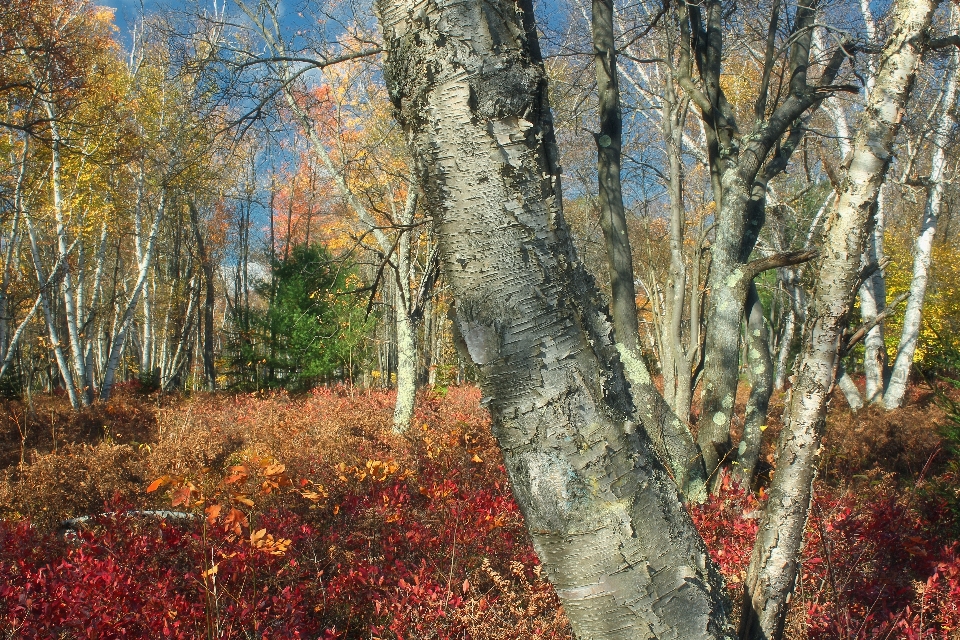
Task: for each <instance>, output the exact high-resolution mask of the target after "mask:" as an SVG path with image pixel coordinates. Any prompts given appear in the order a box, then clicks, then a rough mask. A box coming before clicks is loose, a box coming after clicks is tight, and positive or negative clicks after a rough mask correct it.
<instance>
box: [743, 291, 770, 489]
mask: <svg viewBox="0 0 960 640" xmlns="http://www.w3.org/2000/svg"><path fill="white" fill-rule="evenodd" d="M746 330H747V332H746V339H745V342H746V345H747V358H746V361H747V381H748V382H749V383H750V396H749V397H748V398H747V407H746V411H745V413H744V416H743V437H742V438H741V440H740V445H739V447H738V448H737V460H736V463H737V464H736V466H735V467H734V472H733V475H734V478H735V479H736V480H737V481H738V482H740V483H741V484H743V485H745V486H747V487H749V486H750V485H751V484H752V483H753V474H754V472H755V470H756V468H757V461H758V460H759V459H760V444H761V440H762V436H763V428H764V427H765V425H766V424H767V408H768V407H769V405H770V395H771V394H772V393H773V360H772V359H771V357H770V331H769V329H768V328H767V320H766V318H765V317H764V315H763V303H762V302H761V301H760V296H759V295H758V294H757V286H756V285H755V284H752V283H751V285H750V291H749V292H748V294H747V321H746Z"/></svg>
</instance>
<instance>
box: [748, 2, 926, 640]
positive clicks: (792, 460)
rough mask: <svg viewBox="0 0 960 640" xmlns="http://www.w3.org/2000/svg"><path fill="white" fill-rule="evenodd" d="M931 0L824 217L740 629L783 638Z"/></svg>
mask: <svg viewBox="0 0 960 640" xmlns="http://www.w3.org/2000/svg"><path fill="white" fill-rule="evenodd" d="M933 8H934V0H899V1H898V2H897V4H896V5H895V7H894V9H893V11H894V16H893V24H892V25H891V27H892V28H891V30H890V35H889V38H888V40H887V43H886V45H885V46H884V49H883V52H882V54H881V62H880V65H879V69H878V72H877V76H876V85H875V89H874V91H872V92H871V94H870V98H869V100H868V101H867V106H866V109H865V110H864V112H863V115H862V116H861V120H860V124H859V126H858V128H857V135H856V137H855V139H854V150H853V156H852V159H851V162H850V166H849V169H848V170H847V172H846V175H845V176H844V178H843V181H842V182H841V184H840V187H839V189H838V194H839V195H838V198H837V204H836V207H835V209H834V211H833V213H832V215H831V217H830V219H829V220H828V222H827V225H826V228H825V231H824V238H823V259H822V261H821V263H820V267H819V272H818V278H817V288H816V291H815V293H814V296H813V304H812V311H811V314H810V318H809V320H808V324H807V327H806V330H805V338H806V339H805V341H804V347H803V352H802V356H801V361H800V367H799V369H798V373H797V382H796V384H795V385H794V388H793V393H792V396H791V400H790V414H789V419H788V423H787V425H786V426H785V428H784V430H783V433H782V436H781V439H780V444H779V447H778V456H777V469H776V471H775V473H774V477H773V482H772V485H771V487H770V498H769V500H768V502H767V506H766V508H765V509H764V515H763V520H762V521H761V524H760V531H759V533H758V536H757V543H756V546H755V547H754V550H753V555H752V557H751V561H750V567H749V569H748V571H747V579H746V581H745V584H744V601H743V615H742V617H741V625H740V637H741V638H743V639H744V640H746V639H748V638H751V639H754V638H766V639H775V638H780V637H781V636H782V634H783V628H784V623H785V621H786V616H787V610H788V601H789V597H790V594H791V593H792V591H793V587H794V584H795V583H796V579H797V572H798V570H799V564H800V551H801V548H802V545H803V539H804V529H805V527H806V522H807V515H808V513H809V510H810V502H811V498H812V493H813V479H814V476H815V474H816V470H817V463H818V461H819V451H820V443H821V438H822V434H823V424H824V416H825V415H826V405H827V398H828V397H829V393H830V390H831V389H832V387H833V383H834V379H835V376H836V371H837V366H838V364H839V363H838V361H837V352H838V345H839V341H840V339H841V337H842V335H843V330H844V328H845V327H846V325H847V320H848V317H849V314H850V310H851V307H852V306H853V297H854V295H855V294H856V292H855V291H854V288H855V287H856V286H857V280H858V278H859V272H860V263H861V256H862V255H863V251H864V248H865V246H866V241H867V233H868V220H869V217H870V215H871V213H872V211H873V208H874V206H875V205H876V200H877V195H878V193H879V191H880V186H881V184H882V183H883V180H884V176H885V174H886V172H887V169H888V167H889V165H890V160H891V158H892V147H893V141H894V138H895V137H896V134H897V131H898V130H899V128H900V121H901V119H902V118H903V112H904V108H905V106H906V103H907V99H908V97H909V95H910V91H911V89H912V87H913V80H914V75H915V72H916V68H917V65H918V63H919V59H920V53H921V49H922V45H923V41H924V38H925V34H926V30H927V28H928V27H929V26H930V19H931V16H932V14H933Z"/></svg>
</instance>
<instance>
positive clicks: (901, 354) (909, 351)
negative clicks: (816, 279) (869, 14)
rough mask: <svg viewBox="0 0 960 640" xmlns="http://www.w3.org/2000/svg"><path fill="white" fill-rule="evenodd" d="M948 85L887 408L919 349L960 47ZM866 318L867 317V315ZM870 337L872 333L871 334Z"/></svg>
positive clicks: (898, 401) (899, 398)
mask: <svg viewBox="0 0 960 640" xmlns="http://www.w3.org/2000/svg"><path fill="white" fill-rule="evenodd" d="M951 11H952V21H951V22H952V23H953V24H954V25H956V24H957V23H958V22H960V10H958V8H957V6H956V5H954V6H953V7H952V8H951ZM949 69H950V70H949V71H948V74H949V75H948V76H947V85H946V88H945V89H944V98H943V105H942V107H941V109H942V112H941V114H940V118H939V121H938V122H937V128H936V133H935V134H934V136H933V160H932V161H931V163H930V191H929V192H928V194H927V203H926V206H925V207H924V210H923V220H922V221H921V223H920V234H919V235H918V236H917V241H916V244H915V245H914V251H913V276H912V278H911V280H910V298H909V299H908V300H907V309H906V311H904V314H903V329H902V331H901V333H900V342H899V345H898V347H897V357H896V359H895V360H894V362H893V367H892V369H891V372H890V381H889V383H888V384H887V389H886V392H885V393H884V394H883V405H884V406H885V407H886V408H887V409H896V408H897V407H900V406H901V405H902V404H903V400H904V398H905V397H906V393H907V380H908V379H909V377H910V369H911V367H912V366H913V356H914V354H915V353H916V350H917V339H918V338H919V337H920V326H921V322H922V316H923V301H924V297H925V296H926V293H927V282H928V280H929V271H930V260H931V256H932V252H933V240H934V237H935V236H936V234H937V222H938V220H939V218H940V209H941V207H942V204H943V189H944V172H945V170H946V168H947V157H946V150H947V146H948V145H950V144H951V143H953V144H955V143H956V141H955V140H954V138H953V109H954V106H955V105H956V102H957V74H958V72H960V48H954V51H953V53H952V54H951V56H950V66H949ZM864 319H866V318H864ZM868 338H869V335H868Z"/></svg>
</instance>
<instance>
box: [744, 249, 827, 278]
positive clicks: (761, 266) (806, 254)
mask: <svg viewBox="0 0 960 640" xmlns="http://www.w3.org/2000/svg"><path fill="white" fill-rule="evenodd" d="M818 255H820V252H819V251H817V250H816V249H806V250H804V251H785V252H783V253H775V254H773V255H772V256H766V257H764V258H757V259H756V260H752V261H750V262H748V263H747V264H745V265H744V266H743V273H744V275H745V276H746V278H745V280H752V279H753V278H755V277H756V276H758V275H759V274H761V273H763V272H764V271H769V270H770V269H776V268H778V267H790V266H793V265H795V264H802V263H804V262H807V261H809V260H813V259H814V258H816V257H817V256H818Z"/></svg>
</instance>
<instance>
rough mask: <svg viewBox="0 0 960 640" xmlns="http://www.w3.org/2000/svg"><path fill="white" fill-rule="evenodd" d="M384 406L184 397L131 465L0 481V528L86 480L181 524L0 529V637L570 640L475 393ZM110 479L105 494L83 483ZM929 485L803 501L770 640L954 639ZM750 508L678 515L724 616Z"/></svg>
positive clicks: (122, 460)
mask: <svg viewBox="0 0 960 640" xmlns="http://www.w3.org/2000/svg"><path fill="white" fill-rule="evenodd" d="M391 400H392V398H391V397H390V395H389V394H386V393H362V392H355V391H353V390H350V389H344V388H340V389H322V390H317V391H316V392H315V393H313V394H310V395H308V396H305V397H301V398H291V397H289V396H287V395H285V394H270V395H241V396H226V395H219V396H199V397H197V398H195V399H193V400H191V401H189V402H186V403H184V404H183V405H182V406H179V407H177V406H173V405H166V406H164V407H161V408H159V409H157V410H156V411H157V415H156V419H155V422H156V425H157V429H156V433H157V437H156V439H155V440H153V441H151V442H150V443H147V444H148V446H143V447H139V448H137V449H133V448H132V447H130V446H128V445H121V446H120V447H119V448H118V446H117V445H116V444H114V443H110V442H105V443H102V444H101V445H97V446H93V447H91V446H85V447H79V448H72V449H71V448H69V447H64V448H63V449H64V450H62V451H60V452H58V453H50V454H49V455H45V456H42V457H38V458H37V459H36V462H35V463H34V465H33V466H30V465H28V466H26V467H25V468H23V469H19V470H17V471H16V473H12V474H11V475H10V476H8V478H9V480H8V484H7V485H6V487H7V491H8V493H7V494H5V495H7V496H14V498H13V499H12V500H13V501H12V502H11V503H9V504H8V505H5V506H4V505H0V506H4V508H6V510H7V512H8V513H10V512H17V511H20V512H27V513H30V514H36V515H37V516H38V519H37V522H38V523H49V522H51V521H56V519H57V518H59V519H63V518H64V517H66V516H68V515H79V514H77V513H66V512H65V511H64V510H65V509H67V508H70V507H71V505H76V504H81V503H82V500H79V499H77V500H74V499H70V498H69V492H70V491H78V486H79V485H81V483H85V484H86V487H84V486H79V490H84V491H89V490H90V488H92V487H93V485H94V484H96V483H97V482H99V483H100V485H97V486H96V495H104V493H105V492H106V491H108V490H109V489H112V490H113V491H115V492H116V493H117V497H116V498H115V499H114V501H113V502H112V503H110V504H108V505H106V506H105V507H104V510H105V511H112V512H120V513H123V512H124V511H125V510H129V509H144V508H157V507H160V506H165V507H169V506H171V505H175V508H178V509H187V510H190V511H192V512H193V513H194V514H196V516H197V517H196V519H195V520H194V521H192V522H186V523H182V522H181V523H174V522H169V523H168V522H161V521H156V520H153V521H150V520H144V519H141V518H129V517H123V516H121V517H110V518H100V519H99V520H97V522H96V524H95V525H94V526H92V527H91V528H90V529H89V530H88V531H85V532H82V533H81V534H79V536H78V537H77V538H75V539H69V540H65V539H63V538H62V537H59V536H57V535H54V534H43V533H41V531H42V529H40V528H39V527H38V528H34V527H31V526H30V525H29V524H28V523H27V522H26V521H20V522H2V521H0V634H2V636H3V637H10V638H58V637H63V638H250V637H256V638H260V639H263V638H323V639H326V640H333V639H341V638H342V639H346V638H357V639H360V638H364V639H372V638H397V639H414V638H416V639H420V638H426V639H431V638H436V639H442V640H447V639H449V640H453V639H454V638H457V639H477V640H481V639H482V640H486V639H491V640H492V639H497V640H501V639H502V640H514V639H517V638H555V639H557V640H561V639H563V640H567V639H569V638H571V633H570V629H569V625H568V623H567V620H566V618H565V616H564V615H563V610H562V607H560V605H559V602H558V600H557V598H556V595H555V594H554V591H553V589H552V587H551V586H550V584H549V583H548V582H547V580H546V579H545V577H544V575H543V572H542V571H541V568H540V565H539V563H538V561H537V559H536V557H535V555H534V553H533V550H532V548H531V545H530V542H529V539H528V537H527V533H526V530H525V528H524V525H523V521H522V518H521V516H520V513H519V511H518V508H517V506H516V504H515V502H514V501H513V498H512V495H511V491H510V488H509V485H508V482H507V479H506V474H505V472H504V469H503V466H502V464H501V461H500V454H499V450H498V449H497V446H496V443H495V442H494V440H493V438H492V437H491V435H490V430H489V422H488V420H489V419H488V417H487V416H486V414H485V413H484V412H483V411H482V410H481V409H480V408H479V392H478V391H477V390H476V389H472V388H464V389H451V390H450V392H449V393H447V394H446V395H439V394H424V395H423V396H422V397H421V398H420V399H419V400H420V401H419V403H418V406H417V411H416V418H415V425H414V427H413V428H412V430H411V431H412V432H411V433H410V434H408V436H406V437H397V436H396V435H394V434H393V433H392V431H391ZM123 447H126V448H123ZM118 451H120V452H122V453H123V455H122V456H119V455H118V454H117V452H118ZM108 454H109V455H108ZM117 461H119V464H120V465H121V466H123V468H124V469H125V470H126V471H124V474H125V475H123V476H122V477H121V476H120V475H119V474H118V473H117V472H116V471H113V472H112V473H113V475H110V473H108V471H109V470H107V469H103V470H101V469H100V466H103V465H114V464H116V463H117ZM71 465H73V466H71ZM101 471H102V472H101ZM47 477H49V478H53V479H55V480H56V481H57V482H55V483H51V484H50V485H44V484H43V482H42V480H43V479H44V478H47ZM133 477H141V478H142V479H143V480H142V482H141V483H140V485H139V489H138V492H136V493H132V494H131V492H129V486H130V480H129V479H130V478H133ZM151 480H153V482H151ZM932 482H933V484H931V486H934V485H935V486H936V487H940V489H938V490H932V489H931V490H927V489H926V488H925V487H926V486H927V485H926V484H919V485H917V486H914V485H913V484H911V485H908V486H903V485H902V480H897V478H896V477H895V476H893V475H883V474H882V473H880V472H875V473H872V474H870V475H868V476H867V479H866V480H860V481H859V484H858V485H856V487H855V490H847V489H843V488H835V487H830V486H828V485H826V484H818V487H817V498H816V502H815V504H814V508H813V511H812V516H811V520H810V523H809V527H808V540H807V544H806V548H805V552H804V565H803V572H802V575H801V579H800V582H799V585H798V589H797V592H796V594H795V598H794V602H795V606H794V610H793V613H792V617H791V621H790V622H789V623H788V624H789V626H788V629H789V633H788V637H790V638H801V637H808V638H822V639H831V640H832V639H835V638H836V639H841V638H842V639H850V638H856V639H860V638H863V639H868V638H908V639H917V640H921V639H930V638H944V639H950V640H954V639H955V638H957V637H958V636H957V634H958V633H960V631H958V629H960V610H958V607H960V604H958V603H960V545H958V542H957V540H956V537H955V529H953V528H946V527H939V526H937V525H938V524H939V523H940V522H944V521H948V520H949V521H950V522H953V520H951V518H952V516H951V515H950V513H949V508H950V504H949V501H945V500H944V499H943V491H942V488H943V483H944V479H943V478H942V477H940V478H936V479H935V481H932ZM147 485H149V487H148V486H147ZM146 489H152V490H153V491H152V492H150V493H144V491H145V490H146ZM15 492H16V493H15ZM45 492H46V493H45ZM3 495H4V494H3V493H2V492H0V502H2V501H3ZM108 495H109V494H108ZM51 496H52V497H53V498H55V499H52V498H51ZM86 499H87V498H84V500H86ZM101 504H102V501H101ZM763 506H764V505H763V502H762V500H758V499H757V497H755V496H754V495H752V494H750V493H748V492H743V491H740V490H737V489H735V488H733V487H731V486H730V485H729V483H724V485H723V487H722V490H721V491H720V493H719V494H718V495H716V496H713V497H711V498H710V500H709V501H708V502H707V504H705V505H702V506H698V507H696V508H694V509H692V510H691V515H692V517H693V519H694V521H695V523H696V525H697V527H698V529H699V530H700V532H701V534H702V535H703V537H704V539H705V541H706V543H707V546H708V547H709V548H710V551H711V554H712V556H713V558H714V560H715V561H716V562H717V563H718V565H719V567H720V569H721V571H722V573H723V575H724V576H725V577H726V580H727V584H728V587H729V588H730V590H731V597H732V598H733V600H734V601H735V602H736V601H737V600H738V599H739V598H740V595H741V589H742V582H743V579H744V577H745V571H746V568H747V565H748V563H749V559H750V553H751V549H752V547H753V543H754V539H755V536H756V532H757V529H758V525H759V521H760V517H761V514H762V510H763Z"/></svg>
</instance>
